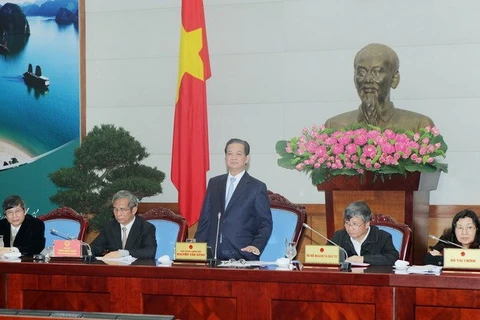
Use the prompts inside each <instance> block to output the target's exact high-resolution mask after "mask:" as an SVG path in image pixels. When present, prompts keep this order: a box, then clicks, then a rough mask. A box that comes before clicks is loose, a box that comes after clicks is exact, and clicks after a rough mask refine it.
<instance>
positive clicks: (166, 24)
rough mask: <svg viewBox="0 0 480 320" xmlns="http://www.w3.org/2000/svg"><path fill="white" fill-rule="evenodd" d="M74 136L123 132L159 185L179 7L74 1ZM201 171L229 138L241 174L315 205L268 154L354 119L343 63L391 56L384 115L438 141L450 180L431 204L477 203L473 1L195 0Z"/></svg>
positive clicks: (299, 180) (170, 192)
mask: <svg viewBox="0 0 480 320" xmlns="http://www.w3.org/2000/svg"><path fill="white" fill-rule="evenodd" d="M85 3H86V51H87V52H86V60H87V61H86V82H87V87H86V92H87V130H90V129H91V128H92V127H93V126H94V125H99V124H102V123H113V124H116V125H117V126H123V127H124V128H125V129H127V130H129V131H130V132H131V134H132V135H133V136H134V137H136V138H137V139H139V140H140V141H141V142H142V143H143V144H144V145H145V146H146V147H147V150H148V151H149V152H150V154H151V156H150V157H149V158H148V159H147V160H146V164H148V165H152V166H157V167H158V168H159V169H161V170H162V171H164V172H165V173H166V175H167V178H166V180H165V182H164V183H163V188H164V192H163V194H161V195H158V196H156V197H152V198H149V199H144V201H149V202H150V201H151V202H176V201H177V191H176V189H175V188H174V186H173V185H172V183H171V181H170V158H171V141H172V130H173V111H174V102H175V90H176V83H177V72H178V70H177V67H178V50H179V37H180V3H181V0H161V1H160V0H135V1H132V0H128V1H127V0H85ZM204 4H205V14H206V21H207V35H208V41H209V42H208V43H209V48H210V58H211V68H212V78H211V79H210V80H209V81H208V103H209V130H210V133H209V134H210V167H211V169H210V172H209V174H208V176H209V177H211V176H215V175H218V174H221V173H224V172H225V166H224V159H223V158H224V155H223V148H224V144H225V142H226V141H227V140H228V139H229V138H231V137H238V138H243V139H246V140H247V141H249V142H250V144H251V146H252V154H251V158H252V160H251V165H250V169H249V172H250V173H251V174H252V175H253V176H255V177H257V178H259V179H261V180H263V181H264V182H266V183H267V186H268V188H269V189H270V190H272V191H275V192H278V193H281V194H282V195H284V196H285V197H287V198H288V199H290V200H291V201H293V202H298V203H323V202H324V197H323V193H320V192H318V191H316V188H315V187H314V186H312V185H311V183H310V179H309V178H308V176H306V175H303V174H301V173H298V172H296V171H290V170H286V169H282V168H279V167H278V166H277V165H276V160H277V155H276V153H275V143H276V141H278V140H282V139H290V138H291V137H293V136H298V135H300V133H301V130H302V129H303V128H304V127H311V125H312V124H322V123H323V122H324V121H325V120H326V119H327V118H329V117H330V116H332V115H335V114H338V113H340V112H344V111H347V110H352V109H355V108H356V107H357V106H358V104H359V99H358V97H357V95H356V91H355V88H354V84H353V58H354V55H355V53H356V52H357V51H358V50H359V49H360V48H361V47H363V46H365V45H366V44H368V43H371V42H380V43H384V44H387V45H389V46H391V47H392V48H394V50H396V52H397V53H398V55H399V57H400V73H401V82H400V85H399V87H398V88H397V89H396V90H394V91H392V100H393V101H394V102H395V104H396V106H397V107H399V108H403V109H409V110H413V111H417V112H420V113H423V114H426V115H428V116H430V117H431V118H432V119H433V120H434V121H435V123H436V125H437V126H438V127H439V128H440V131H441V133H442V135H444V137H445V139H446V142H447V143H448V146H449V150H448V153H447V159H446V162H448V163H449V173H448V174H446V175H445V174H444V175H442V177H441V179H440V184H439V186H438V190H437V191H434V192H432V193H431V203H432V204H439V205H445V204H452V205H453V204H472V205H473V204H475V205H478V204H480V202H479V200H478V199H479V197H478V195H479V193H480V192H479V191H480V190H479V187H478V181H479V178H480V176H479V170H478V163H479V162H480V134H479V133H478V131H477V130H476V129H477V128H476V124H477V122H478V117H479V115H480V112H479V111H478V109H479V107H480V80H479V79H478V71H479V70H480V59H479V58H478V57H480V32H478V30H480V20H479V19H478V12H480V1H478V0H463V1H451V0H422V1H418V0H403V1H385V0H264V1H261V0H204Z"/></svg>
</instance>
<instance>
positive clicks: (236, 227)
mask: <svg viewBox="0 0 480 320" xmlns="http://www.w3.org/2000/svg"><path fill="white" fill-rule="evenodd" d="M227 177H228V174H223V175H220V176H217V177H214V178H212V179H210V181H209V182H208V187H207V193H206V195H205V199H204V201H203V207H202V212H201V214H200V220H199V222H198V229H197V232H196V233H195V239H196V240H197V242H207V243H208V245H209V246H210V247H212V249H213V251H214V252H215V239H216V234H217V223H218V213H219V212H220V213H221V218H220V229H219V240H218V251H217V258H219V259H222V260H227V259H230V258H234V259H237V260H238V259H241V258H243V259H246V260H258V259H259V256H257V255H254V254H252V253H248V252H243V251H241V250H240V249H241V248H244V247H246V246H255V247H257V248H258V249H259V250H260V252H262V251H263V249H264V248H265V246H266V245H267V241H268V239H269V238H270V234H271V233H272V225H273V223H272V213H271V211H270V201H269V200H268V196H267V186H266V185H265V183H263V182H261V181H260V180H257V179H255V178H253V177H251V176H250V175H249V174H248V173H247V172H245V174H244V175H243V177H242V179H240V181H239V182H238V185H237V187H236V188H235V192H234V193H233V195H232V197H231V199H230V202H229V203H228V207H227V208H226V209H224V207H225V189H226V185H227Z"/></svg>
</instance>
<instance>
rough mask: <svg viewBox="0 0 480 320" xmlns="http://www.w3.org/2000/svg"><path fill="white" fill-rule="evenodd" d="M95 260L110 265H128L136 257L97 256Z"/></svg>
mask: <svg viewBox="0 0 480 320" xmlns="http://www.w3.org/2000/svg"><path fill="white" fill-rule="evenodd" d="M97 260H100V261H103V262H105V263H106V264H110V265H129V264H132V262H134V261H135V260H137V258H134V257H132V256H125V257H120V258H105V257H97Z"/></svg>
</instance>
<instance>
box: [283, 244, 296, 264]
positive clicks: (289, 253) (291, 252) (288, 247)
mask: <svg viewBox="0 0 480 320" xmlns="http://www.w3.org/2000/svg"><path fill="white" fill-rule="evenodd" d="M296 247H297V243H296V242H287V243H286V244H285V257H287V258H288V259H290V261H291V260H293V258H295V256H296V255H297V248H296Z"/></svg>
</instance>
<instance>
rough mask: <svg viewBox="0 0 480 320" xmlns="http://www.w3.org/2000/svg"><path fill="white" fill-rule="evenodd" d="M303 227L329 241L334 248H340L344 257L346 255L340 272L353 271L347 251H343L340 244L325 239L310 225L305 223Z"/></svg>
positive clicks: (341, 263)
mask: <svg viewBox="0 0 480 320" xmlns="http://www.w3.org/2000/svg"><path fill="white" fill-rule="evenodd" d="M303 226H304V227H305V228H307V229H309V230H311V231H313V232H315V233H316V234H317V235H319V236H320V237H322V238H323V239H325V240H327V241H328V243H330V244H333V245H334V246H336V247H338V248H339V249H340V251H342V253H343V255H344V259H343V261H341V262H340V270H341V271H350V270H352V264H351V263H350V262H348V261H346V260H347V258H348V254H347V251H346V250H345V249H343V248H342V247H341V246H339V245H338V244H336V243H335V242H333V241H332V240H330V239H328V238H327V237H325V236H324V235H323V234H321V233H320V232H318V231H317V230H315V229H313V228H312V227H310V226H309V225H308V224H306V223H304V224H303ZM340 260H341V259H340Z"/></svg>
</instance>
